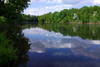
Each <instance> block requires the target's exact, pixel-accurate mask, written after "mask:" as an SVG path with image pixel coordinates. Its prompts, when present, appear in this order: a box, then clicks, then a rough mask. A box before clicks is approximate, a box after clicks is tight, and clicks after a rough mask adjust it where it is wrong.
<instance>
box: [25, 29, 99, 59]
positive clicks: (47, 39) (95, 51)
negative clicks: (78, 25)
mask: <svg viewBox="0 0 100 67" xmlns="http://www.w3.org/2000/svg"><path fill="white" fill-rule="evenodd" d="M23 32H24V34H25V36H26V37H28V38H29V39H30V41H31V44H32V45H31V49H30V50H29V51H30V52H36V53H45V52H46V49H49V48H54V49H61V48H69V49H70V50H71V51H72V52H73V54H75V55H79V56H87V57H91V58H95V59H100V52H99V49H100V40H83V39H82V38H80V37H78V36H74V37H71V36H63V35H62V34H61V33H55V32H53V31H52V32H49V31H47V30H44V29H41V28H31V29H25V30H23ZM54 55H65V54H64V53H61V52H60V53H55V54H54Z"/></svg>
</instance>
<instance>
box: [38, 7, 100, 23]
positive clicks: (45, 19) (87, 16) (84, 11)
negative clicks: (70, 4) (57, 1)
mask: <svg viewBox="0 0 100 67" xmlns="http://www.w3.org/2000/svg"><path fill="white" fill-rule="evenodd" d="M38 21H39V23H40V24H44V23H83V24H85V23H100V7H99V6H91V7H87V6H84V7H82V8H80V9H76V8H72V9H64V10H62V11H60V12H54V13H51V12H50V13H47V14H44V15H41V16H39V17H38Z"/></svg>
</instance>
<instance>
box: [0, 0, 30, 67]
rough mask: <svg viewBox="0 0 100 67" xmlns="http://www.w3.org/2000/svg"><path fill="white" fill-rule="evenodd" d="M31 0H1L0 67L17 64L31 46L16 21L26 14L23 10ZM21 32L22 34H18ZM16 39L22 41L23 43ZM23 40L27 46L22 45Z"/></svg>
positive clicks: (18, 21)
mask: <svg viewBox="0 0 100 67" xmlns="http://www.w3.org/2000/svg"><path fill="white" fill-rule="evenodd" d="M29 1H30V0H23V1H21V0H0V67H12V65H14V64H17V63H15V62H17V61H18V59H19V58H20V57H22V56H24V55H25V54H26V52H27V50H28V48H29V47H28V46H29V45H27V44H28V40H27V39H26V38H24V36H23V34H22V33H21V30H20V28H19V27H17V26H16V23H20V22H21V21H22V19H23V18H22V16H24V15H23V14H22V12H23V11H24V9H25V8H27V7H28V4H29V3H28V2H29ZM13 23H14V26H13V28H12V30H10V29H9V28H10V27H12V24H13ZM14 27H15V28H16V29H17V31H18V32H17V31H16V30H15V29H14ZM19 32H20V34H18V33H19ZM19 37H20V38H19ZM14 38H15V39H14ZM16 41H19V42H20V41H21V43H19V42H16ZM22 42H23V45H24V46H25V45H26V46H27V47H23V45H21V44H22ZM18 45H20V46H18ZM26 48H27V49H26ZM20 49H23V50H20ZM20 59H21V58H20ZM16 66H17V65H16ZM13 67H15V66H13Z"/></svg>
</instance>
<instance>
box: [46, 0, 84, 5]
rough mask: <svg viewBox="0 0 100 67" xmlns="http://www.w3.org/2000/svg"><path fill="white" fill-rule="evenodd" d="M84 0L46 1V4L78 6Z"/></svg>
mask: <svg viewBox="0 0 100 67" xmlns="http://www.w3.org/2000/svg"><path fill="white" fill-rule="evenodd" d="M82 1H85V0H48V1H47V3H58V4H70V5H72V4H78V3H81V2H82Z"/></svg>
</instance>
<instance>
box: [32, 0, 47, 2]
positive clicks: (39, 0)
mask: <svg viewBox="0 0 100 67" xmlns="http://www.w3.org/2000/svg"><path fill="white" fill-rule="evenodd" d="M46 1H47V0H31V2H46Z"/></svg>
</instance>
